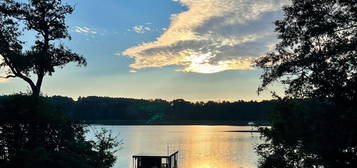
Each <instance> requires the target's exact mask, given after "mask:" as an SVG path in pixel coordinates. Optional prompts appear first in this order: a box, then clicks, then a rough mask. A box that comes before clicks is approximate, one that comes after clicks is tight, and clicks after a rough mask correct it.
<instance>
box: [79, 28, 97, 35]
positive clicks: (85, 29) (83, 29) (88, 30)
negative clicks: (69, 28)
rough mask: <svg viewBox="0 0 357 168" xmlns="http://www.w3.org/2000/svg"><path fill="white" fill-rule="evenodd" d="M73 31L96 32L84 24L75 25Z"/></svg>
mask: <svg viewBox="0 0 357 168" xmlns="http://www.w3.org/2000/svg"><path fill="white" fill-rule="evenodd" d="M74 31H75V32H77V33H82V34H97V32H96V31H94V30H93V29H91V28H89V27H85V26H84V27H80V26H76V27H75V29H74Z"/></svg>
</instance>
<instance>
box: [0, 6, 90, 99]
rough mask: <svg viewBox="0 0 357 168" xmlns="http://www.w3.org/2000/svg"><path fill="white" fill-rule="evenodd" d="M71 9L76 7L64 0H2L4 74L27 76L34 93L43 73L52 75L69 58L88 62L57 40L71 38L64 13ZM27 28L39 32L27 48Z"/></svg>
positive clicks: (0, 26)
mask: <svg viewBox="0 0 357 168" xmlns="http://www.w3.org/2000/svg"><path fill="white" fill-rule="evenodd" d="M72 12H73V7H72V6H70V5H64V4H63V3H62V2H61V0H46V1H44V0H29V1H28V3H22V2H16V1H14V0H0V56H1V57H2V61H0V67H3V68H5V69H6V70H7V74H6V76H4V78H14V77H18V78H21V79H23V80H25V81H26V82H27V83H28V84H29V85H30V87H31V89H32V92H33V95H37V96H38V95H39V94H40V89H41V85H42V80H43V77H44V76H45V75H52V73H54V72H55V68H56V67H63V66H64V65H66V64H67V63H70V62H77V63H78V65H86V60H85V58H84V57H82V56H80V55H78V54H77V53H75V52H73V51H71V50H70V49H68V48H66V47H64V45H63V44H56V41H57V40H60V39H66V38H68V39H70V35H69V33H68V30H67V29H68V26H67V25H66V24H65V16H66V15H68V14H71V13H72ZM22 27H23V28H22ZM25 31H32V32H35V34H36V35H35V39H36V40H35V42H34V44H33V45H32V46H31V48H30V49H28V50H25V49H24V48H25V47H24V46H25V44H26V43H25V42H24V41H21V40H20V38H21V36H22V35H23V33H24V32H25ZM1 57H0V58H1ZM31 75H36V76H37V80H36V81H33V80H32V79H31V78H30V77H31Z"/></svg>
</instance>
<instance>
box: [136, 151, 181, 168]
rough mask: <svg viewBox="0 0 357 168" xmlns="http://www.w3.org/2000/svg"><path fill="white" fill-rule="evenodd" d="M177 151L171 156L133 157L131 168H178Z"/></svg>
mask: <svg viewBox="0 0 357 168" xmlns="http://www.w3.org/2000/svg"><path fill="white" fill-rule="evenodd" d="M177 162H178V151H176V152H174V153H172V154H171V155H162V154H148V153H146V154H145V153H141V154H136V155H133V168H178V164H177Z"/></svg>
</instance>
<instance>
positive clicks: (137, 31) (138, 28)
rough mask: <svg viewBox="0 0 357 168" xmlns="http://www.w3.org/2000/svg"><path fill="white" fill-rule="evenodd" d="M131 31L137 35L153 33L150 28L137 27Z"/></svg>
mask: <svg viewBox="0 0 357 168" xmlns="http://www.w3.org/2000/svg"><path fill="white" fill-rule="evenodd" d="M146 24H148V23H146ZM150 24H151V23H150ZM129 31H134V32H135V33H138V34H144V33H145V32H149V31H151V28H150V27H148V26H143V25H136V26H134V27H132V28H131V29H129Z"/></svg>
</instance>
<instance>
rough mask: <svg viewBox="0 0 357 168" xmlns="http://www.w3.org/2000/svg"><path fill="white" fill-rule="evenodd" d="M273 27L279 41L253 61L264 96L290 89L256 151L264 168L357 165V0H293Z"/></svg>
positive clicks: (281, 101)
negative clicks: (276, 88) (277, 88)
mask: <svg viewBox="0 0 357 168" xmlns="http://www.w3.org/2000/svg"><path fill="white" fill-rule="evenodd" d="M283 11H284V13H285V14H284V17H283V18H282V19H281V20H278V21H276V22H275V25H276V32H277V33H278V38H279V39H280V42H279V43H278V44H277V45H276V48H275V50H274V51H273V52H271V53H269V54H267V55H266V56H264V57H262V58H260V59H258V60H257V61H256V63H257V66H258V67H261V68H263V69H264V74H263V75H262V77H261V78H262V85H261V87H260V88H259V89H258V91H259V92H261V91H262V90H264V89H265V88H266V87H267V86H268V85H269V84H271V83H272V82H274V81H280V82H281V83H283V84H285V85H286V86H287V89H286V91H285V93H286V97H285V98H284V99H281V100H280V103H279V105H278V106H277V108H276V110H275V112H273V121H272V127H271V129H265V130H264V131H263V132H262V133H263V136H265V137H266V138H267V140H268V141H269V142H271V143H270V144H269V143H267V144H263V145H260V146H259V147H258V153H259V154H260V155H261V156H262V160H261V162H260V167H356V165H357V160H356V156H357V152H356V148H357V136H356V135H357V131H356V129H355V128H356V126H357V125H356V123H357V115H356V109H357V108H356V102H357V101H356V96H357V55H356V54H357V47H356V46H357V3H356V1H353V0H308V1H306V0H292V3H291V5H289V6H285V7H284V8H283Z"/></svg>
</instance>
